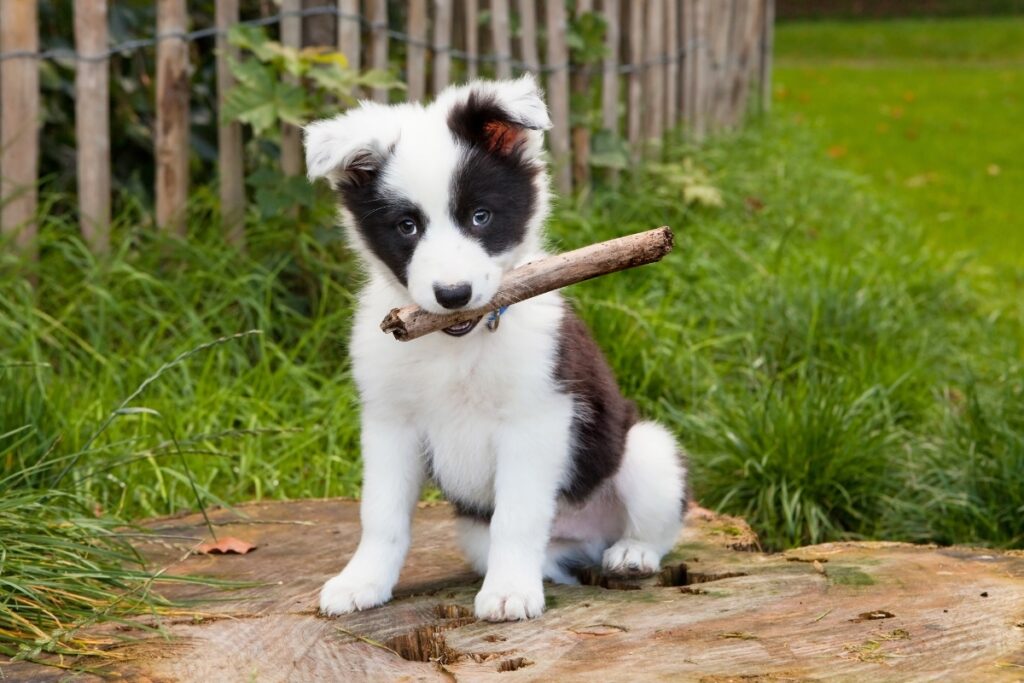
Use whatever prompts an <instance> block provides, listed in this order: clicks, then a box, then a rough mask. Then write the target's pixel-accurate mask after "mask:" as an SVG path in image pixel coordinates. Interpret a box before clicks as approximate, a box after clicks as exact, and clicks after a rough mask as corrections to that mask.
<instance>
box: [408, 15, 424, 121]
mask: <svg viewBox="0 0 1024 683" xmlns="http://www.w3.org/2000/svg"><path fill="white" fill-rule="evenodd" d="M408 19H409V44H408V45H406V51H405V77H406V86H407V87H408V92H407V95H408V97H409V100H410V101H413V102H416V101H420V100H422V99H423V97H424V96H425V95H426V94H427V50H426V44H427V0H410V1H409V17H408Z"/></svg>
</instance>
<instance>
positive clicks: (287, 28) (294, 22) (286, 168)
mask: <svg viewBox="0 0 1024 683" xmlns="http://www.w3.org/2000/svg"><path fill="white" fill-rule="evenodd" d="M301 11H302V1H301V0H281V14H282V17H281V44H282V45H284V46H285V47H291V48H295V49H299V48H301V47H302V16H301V15H300V14H299V13H300V12H301ZM285 78H287V79H288V80H289V81H291V82H293V83H294V82H295V78H294V77H292V76H286V77H285ZM302 163H303V162H302V130H301V129H300V128H299V127H298V126H293V125H292V124H290V123H282V124H281V172H282V173H283V174H284V175H285V176H287V177H291V176H297V175H301V174H302ZM292 214H293V215H294V214H295V212H294V211H292Z"/></svg>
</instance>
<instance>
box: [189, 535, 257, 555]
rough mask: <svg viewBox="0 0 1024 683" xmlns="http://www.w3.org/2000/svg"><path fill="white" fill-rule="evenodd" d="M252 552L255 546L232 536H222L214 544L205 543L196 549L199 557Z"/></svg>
mask: <svg viewBox="0 0 1024 683" xmlns="http://www.w3.org/2000/svg"><path fill="white" fill-rule="evenodd" d="M253 550H256V546H255V545H253V544H252V543H249V542H248V541H243V540H242V539H240V538H235V537H234V536H224V537H222V538H221V539H220V540H219V541H217V542H215V543H213V542H209V541H207V542H206V543H202V544H200V545H199V547H198V548H196V552H197V553H200V554H201V555H228V554H234V555H245V554H246V553H248V552H252V551H253Z"/></svg>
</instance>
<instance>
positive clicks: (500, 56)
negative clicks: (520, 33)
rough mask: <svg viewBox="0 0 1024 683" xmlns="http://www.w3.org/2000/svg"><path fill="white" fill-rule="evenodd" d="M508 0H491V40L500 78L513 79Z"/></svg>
mask: <svg viewBox="0 0 1024 683" xmlns="http://www.w3.org/2000/svg"><path fill="white" fill-rule="evenodd" d="M508 13H509V10H508V0H491V39H492V40H493V42H494V56H495V58H496V60H497V61H496V62H495V67H494V73H495V75H496V76H497V77H498V78H512V63H511V61H510V60H511V59H512V34H511V29H510V27H509V17H508Z"/></svg>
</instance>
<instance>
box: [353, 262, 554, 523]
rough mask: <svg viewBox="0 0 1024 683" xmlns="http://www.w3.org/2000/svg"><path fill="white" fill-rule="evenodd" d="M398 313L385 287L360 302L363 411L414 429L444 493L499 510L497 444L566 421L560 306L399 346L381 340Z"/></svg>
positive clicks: (516, 312) (549, 302)
mask: <svg viewBox="0 0 1024 683" xmlns="http://www.w3.org/2000/svg"><path fill="white" fill-rule="evenodd" d="M394 305H395V302H394V300H393V295H392V294H391V292H390V291H389V288H388V287H387V286H386V285H380V284H377V285H375V283H373V282H371V283H370V286H368V287H367V288H366V289H365V290H364V291H363V292H362V293H361V296H360V303H359V310H358V312H357V315H356V322H355V327H354V329H353V335H352V346H351V354H352V361H353V369H354V374H355V378H356V382H357V384H358V385H359V390H360V394H361V397H362V401H363V406H364V410H372V411H374V412H375V413H376V414H378V415H379V414H382V413H383V414H387V415H388V416H389V417H390V418H393V419H396V420H400V421H402V423H403V424H408V425H414V426H415V428H416V430H417V433H418V434H419V436H420V439H421V440H422V444H423V449H424V455H425V456H426V457H428V458H429V464H430V468H431V470H432V471H433V474H434V478H435V480H436V481H437V483H438V485H439V486H440V487H441V488H442V489H443V490H444V491H446V492H447V493H449V494H450V495H453V496H456V497H457V498H458V499H459V500H461V501H462V502H464V503H467V504H473V505H478V506H480V507H483V508H489V507H491V505H492V504H493V491H494V485H493V482H494V474H495V466H496V455H497V450H496V444H495V438H496V436H495V435H496V434H497V433H498V432H499V431H500V430H501V429H502V428H503V427H505V426H507V425H510V424H513V425H515V424H525V425H528V424H529V421H530V416H531V415H534V414H551V413H552V412H556V413H562V414H565V415H567V416H569V420H567V422H566V424H565V429H570V427H571V425H570V424H569V423H570V422H571V414H572V406H571V398H569V397H568V396H566V395H565V394H564V393H563V392H562V391H561V390H560V388H559V387H558V385H557V384H556V383H555V381H554V373H553V370H554V364H555V362H556V355H557V349H558V329H559V325H560V323H561V319H562V314H563V310H564V308H563V307H564V302H563V301H562V299H561V297H560V295H558V294H554V293H553V294H548V295H544V296H541V297H537V298H535V299H531V300H529V301H524V302H522V303H519V304H516V305H515V306H513V307H512V308H510V309H509V310H508V311H507V312H506V313H505V315H504V316H503V317H502V322H501V325H500V326H499V328H498V329H497V330H496V331H494V332H491V331H490V330H488V329H487V328H486V327H485V326H484V325H483V323H481V324H480V325H478V326H477V328H476V329H475V330H473V332H471V333H470V334H468V335H466V336H465V337H458V338H455V337H451V336H448V335H445V334H443V333H434V334H432V335H428V336H427V337H423V338H421V339H417V340H415V341H411V342H399V341H396V340H394V339H392V338H391V337H389V336H386V335H384V334H383V333H381V332H380V329H379V327H378V323H379V320H380V318H381V317H383V314H384V313H386V312H387V311H388V310H389V309H390V308H391V307H392V306H394Z"/></svg>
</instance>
